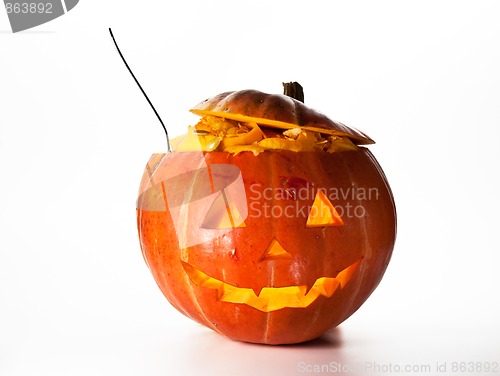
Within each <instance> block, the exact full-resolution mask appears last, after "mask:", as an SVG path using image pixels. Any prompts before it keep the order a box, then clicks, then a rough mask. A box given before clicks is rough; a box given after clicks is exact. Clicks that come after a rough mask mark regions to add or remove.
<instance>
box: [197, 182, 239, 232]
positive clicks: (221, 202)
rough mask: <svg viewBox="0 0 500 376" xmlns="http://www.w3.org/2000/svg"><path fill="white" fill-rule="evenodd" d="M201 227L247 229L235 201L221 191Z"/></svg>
mask: <svg viewBox="0 0 500 376" xmlns="http://www.w3.org/2000/svg"><path fill="white" fill-rule="evenodd" d="M201 227H202V228H206V229H219V230H221V229H228V228H235V227H246V225H245V222H244V221H243V218H242V217H241V215H240V212H239V210H238V207H237V206H236V204H235V203H234V201H233V200H231V198H230V197H229V196H228V195H227V194H226V193H225V191H221V192H220V194H219V196H217V198H216V199H215V200H214V202H213V203H212V205H211V206H210V209H208V213H207V215H206V217H205V219H204V220H203V223H202V225H201Z"/></svg>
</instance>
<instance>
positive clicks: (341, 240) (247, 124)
mask: <svg viewBox="0 0 500 376" xmlns="http://www.w3.org/2000/svg"><path fill="white" fill-rule="evenodd" d="M295 87H296V86H295ZM192 112H193V113H195V114H197V115H200V116H201V119H200V121H199V122H198V123H197V124H196V125H194V126H191V127H189V129H188V133H187V134H186V135H185V136H182V137H179V138H177V139H175V140H173V141H172V147H173V151H172V152H168V153H164V154H154V155H153V156H152V157H151V159H150V161H149V162H148V164H147V166H146V171H145V173H144V177H143V180H142V183H141V188H140V193H139V198H138V202H137V221H138V229H139V235H140V243H141V248H142V251H143V255H144V258H145V260H146V263H147V265H148V267H149V268H150V270H151V272H152V274H153V276H154V278H155V280H156V282H157V284H158V286H159V287H160V289H161V291H162V292H163V294H164V295H165V296H166V298H167V299H168V300H169V301H170V303H171V304H172V305H173V306H174V307H175V308H177V309H178V310H179V311H180V312H182V313H183V314H185V315H186V316H188V317H190V318H192V319H193V320H195V321H197V322H199V323H201V324H203V325H205V326H207V327H209V328H211V329H213V330H214V331H216V332H218V333H221V334H223V335H226V336H228V337H229V338H232V339H235V340H241V341H248V342H255V343H265V344H287V343H298V342H303V341H307V340H311V339H314V338H317V337H319V336H321V335H322V334H323V333H325V332H326V331H328V330H329V329H330V328H332V327H335V326H337V325H338V324H340V323H341V322H342V321H344V320H345V319H346V318H348V317H349V316H350V315H351V314H352V313H353V312H355V311H356V310H357V309H358V308H359V307H360V306H361V305H362V304H363V302H364V301H365V300H366V299H367V298H368V296H369V295H370V294H371V293H372V292H373V290H374V289H375V288H376V286H377V285H378V284H379V282H380V280H381V278H382V276H383V274H384V272H385V270H386V267H387V265H388V262H389V259H390V257H391V253H392V250H393V246H394V242H395V237H396V211H395V205H394V201H393V196H392V193H391V190H390V188H389V185H388V182H387V179H386V177H385V175H384V173H383V171H382V169H381V167H380V166H379V164H378V163H377V161H376V159H375V157H374V156H373V155H372V153H371V152H370V151H369V150H368V149H367V148H366V147H364V146H363V145H365V144H371V143H373V141H372V140H371V139H370V138H369V137H368V136H366V135H365V134H363V133H362V132H359V131H357V130H354V129H351V128H349V127H347V126H345V125H343V124H341V123H337V122H334V121H332V120H330V119H329V118H328V117H326V116H325V115H323V114H321V113H319V112H317V111H315V110H312V109H310V108H308V107H307V106H305V105H304V104H303V103H302V102H301V101H299V100H296V99H294V98H291V97H289V96H287V95H270V94H264V93H262V92H258V91H255V90H243V91H236V92H227V93H223V94H220V95H217V96H215V97H213V98H210V99H208V100H206V101H203V102H201V103H200V104H198V105H197V106H195V107H194V109H193V110H192Z"/></svg>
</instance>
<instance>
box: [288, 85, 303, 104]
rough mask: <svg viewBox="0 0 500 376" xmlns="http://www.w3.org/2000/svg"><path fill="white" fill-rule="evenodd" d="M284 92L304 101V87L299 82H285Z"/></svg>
mask: <svg viewBox="0 0 500 376" xmlns="http://www.w3.org/2000/svg"><path fill="white" fill-rule="evenodd" d="M283 94H285V95H286V96H288V97H292V98H294V99H297V100H298V101H301V102H302V103H304V89H303V88H302V86H300V84H299V83H298V82H283Z"/></svg>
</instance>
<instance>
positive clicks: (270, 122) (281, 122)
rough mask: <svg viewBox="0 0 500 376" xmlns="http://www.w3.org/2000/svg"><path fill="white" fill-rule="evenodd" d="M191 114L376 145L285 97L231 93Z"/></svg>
mask: <svg viewBox="0 0 500 376" xmlns="http://www.w3.org/2000/svg"><path fill="white" fill-rule="evenodd" d="M191 112H192V113H194V114H196V115H200V116H205V115H212V116H218V117H223V118H226V119H231V120H235V121H241V122H255V123H257V124H260V125H263V126H267V127H271V128H279V129H291V128H296V127H302V128H303V129H306V130H311V131H315V132H320V133H325V134H330V135H334V136H339V137H347V138H349V139H351V140H352V141H353V142H354V143H355V144H358V145H360V144H362V145H367V144H373V143H375V141H373V140H372V139H371V138H370V137H368V136H367V135H366V134H364V133H363V132H361V131H359V130H357V129H353V128H350V127H348V126H347V125H344V124H342V123H339V122H336V121H333V120H331V119H329V118H328V117H327V116H326V115H324V114H322V113H320V112H318V111H316V110H314V109H312V108H309V107H307V106H306V105H305V104H304V103H302V102H300V101H298V100H296V99H294V98H291V97H289V96H286V95H282V94H267V93H263V92H261V91H258V90H240V91H228V92H225V93H221V94H218V95H216V96H214V97H211V98H208V99H205V100H204V101H202V102H200V103H198V104H197V105H196V106H194V108H192V109H191Z"/></svg>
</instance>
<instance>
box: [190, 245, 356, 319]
mask: <svg viewBox="0 0 500 376" xmlns="http://www.w3.org/2000/svg"><path fill="white" fill-rule="evenodd" d="M285 252H286V251H285ZM181 262H182V266H183V267H184V271H185V272H186V273H187V275H188V276H189V278H190V279H191V281H193V282H194V283H195V284H196V285H198V286H200V287H204V288H209V289H214V290H217V299H218V300H219V301H221V302H227V303H235V304H246V305H248V306H250V307H253V308H255V309H258V310H259V311H262V312H272V311H277V310H279V309H283V308H306V307H308V306H309V305H311V304H312V303H313V302H314V301H315V300H316V299H318V297H319V296H325V297H327V298H330V297H331V296H332V295H333V294H334V293H335V291H337V289H338V288H340V289H343V288H344V287H345V286H346V284H347V283H348V282H349V281H350V279H351V277H352V275H353V274H354V272H355V271H356V270H357V269H358V267H359V264H360V263H361V260H358V261H356V262H355V263H353V264H351V265H349V266H348V267H347V268H345V269H343V270H342V271H341V272H339V273H338V274H337V276H336V277H334V278H332V277H321V278H318V279H317V280H316V282H315V283H314V284H313V286H312V287H311V289H310V290H309V291H307V286H305V285H302V286H288V287H263V288H262V289H261V291H260V293H259V294H258V295H257V294H255V292H254V290H252V289H250V288H243V287H236V286H233V285H230V284H228V283H225V282H223V281H221V280H218V279H216V278H213V277H210V276H209V275H207V274H205V273H203V272H202V271H200V270H198V269H196V268H195V267H193V266H191V265H189V264H188V263H186V262H183V261H181Z"/></svg>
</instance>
